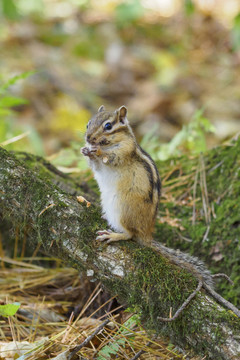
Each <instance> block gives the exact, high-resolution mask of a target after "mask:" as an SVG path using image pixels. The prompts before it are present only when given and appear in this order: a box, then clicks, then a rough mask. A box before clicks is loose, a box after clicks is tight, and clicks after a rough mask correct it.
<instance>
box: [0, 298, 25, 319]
mask: <svg viewBox="0 0 240 360" xmlns="http://www.w3.org/2000/svg"><path fill="white" fill-rule="evenodd" d="M19 308H20V303H18V302H15V303H13V304H6V305H0V316H5V317H8V316H13V315H15V314H16V312H17V311H18V309H19Z"/></svg>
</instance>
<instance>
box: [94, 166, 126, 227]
mask: <svg viewBox="0 0 240 360" xmlns="http://www.w3.org/2000/svg"><path fill="white" fill-rule="evenodd" d="M92 168H93V172H94V177H95V179H96V180H97V183H98V186H99V188H100V191H101V202H102V209H103V214H104V216H105V218H106V219H107V222H108V224H109V226H110V227H112V228H113V229H114V230H115V231H119V232H124V228H123V227H122V226H121V224H120V210H119V203H118V202H119V197H118V195H117V183H118V181H119V173H118V171H116V169H112V168H109V167H108V166H106V165H104V164H101V165H100V166H97V168H95V167H94V166H93V167H92Z"/></svg>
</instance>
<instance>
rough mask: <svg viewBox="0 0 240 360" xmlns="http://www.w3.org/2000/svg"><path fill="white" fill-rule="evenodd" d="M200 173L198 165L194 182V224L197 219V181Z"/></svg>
mask: <svg viewBox="0 0 240 360" xmlns="http://www.w3.org/2000/svg"><path fill="white" fill-rule="evenodd" d="M198 173H199V169H198V167H197V169H196V174H195V179H194V184H193V214H192V225H195V221H196V204H195V201H196V194H197V181H198Z"/></svg>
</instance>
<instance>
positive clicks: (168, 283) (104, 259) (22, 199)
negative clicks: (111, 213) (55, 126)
mask: <svg viewBox="0 0 240 360" xmlns="http://www.w3.org/2000/svg"><path fill="white" fill-rule="evenodd" d="M234 146H235V147H236V146H238V147H239V146H240V145H239V142H238V143H236V144H235V145H234ZM230 150H231V149H230ZM239 153H240V151H239ZM230 181H231V179H230ZM77 195H79V196H83V197H85V198H87V199H91V200H94V193H93V192H92V191H91V189H90V188H89V187H88V186H87V184H84V186H80V185H79V184H77V183H75V181H74V180H73V179H71V178H69V177H67V176H65V175H63V174H61V173H60V172H59V171H58V170H57V169H55V168H54V167H53V166H52V165H51V164H49V163H48V162H46V161H45V160H44V159H42V158H39V157H35V156H33V155H30V154H24V153H15V154H14V153H10V152H7V151H6V150H4V149H3V148H0V219H1V220H2V221H1V223H0V230H2V231H4V228H5V227H6V224H8V226H7V227H8V228H11V229H12V230H13V229H16V228H18V231H19V236H20V237H21V236H22V237H24V236H25V237H27V239H28V241H29V242H30V243H31V244H32V245H33V246H35V247H36V246H37V245H38V244H39V243H40V244H41V245H42V246H43V248H44V250H45V252H47V253H48V254H52V255H54V256H57V257H59V258H61V259H63V260H64V261H66V262H67V263H68V264H69V265H70V266H74V267H76V268H77V269H79V270H80V271H83V272H85V273H86V274H87V275H88V276H89V277H91V278H92V279H98V280H100V281H101V282H102V283H103V285H104V286H105V287H106V288H107V289H108V290H109V291H110V292H111V293H112V294H113V295H117V296H118V300H119V302H121V303H124V304H125V305H126V306H128V307H129V308H131V310H132V311H135V312H137V313H139V314H140V315H141V319H142V322H143V324H144V326H146V328H148V329H149V330H152V331H153V332H155V333H157V334H161V335H163V336H168V337H169V338H170V339H171V342H172V343H174V344H175V345H178V346H180V347H181V348H184V349H192V350H193V351H194V352H195V353H196V354H198V355H199V354H202V355H205V356H206V358H209V359H238V358H239V353H240V320H239V318H237V317H236V316H235V315H234V314H233V313H232V312H231V311H229V310H227V309H225V308H223V307H222V306H220V305H219V304H218V303H217V302H216V301H215V300H214V299H213V298H211V296H209V295H208V294H207V293H206V292H205V291H204V290H203V289H202V290H201V291H200V292H198V293H197V294H196V296H195V297H194V299H192V301H191V302H190V303H189V305H188V306H187V307H186V309H184V311H183V312H182V313H181V315H180V316H179V317H178V318H177V319H176V320H175V321H173V322H162V321H160V320H159V319H158V317H163V318H164V317H168V315H169V312H171V311H172V313H173V314H174V313H175V312H176V311H177V309H178V308H179V307H180V306H181V304H182V303H183V302H184V301H185V300H186V299H187V298H188V296H189V295H190V294H191V293H192V292H193V290H194V289H195V288H196V287H197V280H196V279H195V278H194V277H193V276H192V275H191V274H190V273H188V272H187V271H185V270H183V269H180V268H178V267H177V266H176V265H174V264H171V263H170V262H169V261H168V260H167V259H165V258H164V257H162V256H160V255H159V253H157V252H155V251H154V250H152V249H148V248H144V247H141V246H140V245H138V244H136V243H134V242H127V243H126V242H119V244H117V245H114V246H112V245H108V246H106V245H104V244H101V245H99V244H97V243H96V242H95V237H96V231H97V230H99V229H101V228H103V227H106V223H105V222H104V220H103V219H102V218H101V209H100V207H99V206H98V205H95V204H93V203H92V204H91V206H89V207H88V206H87V205H86V203H85V202H79V201H78V200H77ZM239 196H240V194H239ZM165 226H166V228H168V227H169V225H168V224H166V225H165V224H161V231H162V229H164V227H165ZM167 231H168V229H167ZM162 233H163V234H164V232H162ZM156 237H158V233H157V235H156ZM159 238H160V239H161V241H162V242H166V240H167V239H164V238H162V237H160V236H159ZM156 240H157V238H156Z"/></svg>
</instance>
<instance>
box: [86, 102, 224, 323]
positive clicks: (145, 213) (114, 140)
mask: <svg viewBox="0 0 240 360" xmlns="http://www.w3.org/2000/svg"><path fill="white" fill-rule="evenodd" d="M81 152H82V154H83V155H84V156H86V157H88V159H89V164H90V167H91V168H92V170H93V173H94V177H95V179H96V181H97V183H98V185H99V188H100V192H101V204H102V209H103V215H104V217H105V218H106V220H107V222H108V224H109V226H110V227H111V228H112V229H114V231H115V232H112V231H111V230H100V231H98V232H97V234H98V236H97V238H96V239H97V240H98V241H106V243H107V244H110V243H112V242H115V241H119V240H130V239H133V240H135V241H137V242H138V243H140V244H141V245H144V246H147V247H151V248H153V249H154V250H157V251H159V252H160V253H161V255H162V256H164V257H166V258H167V259H169V261H170V262H172V263H174V264H176V265H177V266H180V267H181V268H184V269H186V270H188V271H189V272H190V273H192V274H193V275H194V276H195V277H196V278H197V279H198V280H199V282H200V283H201V284H202V286H203V285H204V286H205V288H209V289H210V290H209V291H213V292H214V290H213V289H212V288H213V276H212V275H211V274H210V272H209V271H208V270H207V269H206V267H205V265H204V264H203V263H202V262H201V261H200V260H199V259H197V258H195V257H192V256H190V255H188V254H185V253H183V252H180V251H178V250H174V249H170V248H167V247H165V246H164V245H162V244H160V243H158V242H156V241H154V240H153V238H152V233H153V229H154V225H155V220H156V216H157V211H158V204H159V200H160V193H161V181H160V177H159V174H158V170H157V167H156V165H155V163H154V161H153V160H152V158H151V157H150V156H149V155H148V154H147V153H146V152H145V151H144V150H143V149H142V148H141V147H140V146H139V145H138V143H137V141H136V138H135V136H134V134H133V131H132V128H131V126H130V124H129V122H128V119H127V108H126V107H125V106H121V107H120V108H119V109H117V110H115V111H114V112H109V111H106V110H105V108H104V106H103V105H102V106H100V108H99V109H98V112H97V114H96V115H94V116H93V117H92V118H91V119H90V120H89V122H88V124H87V131H86V147H84V148H82V149H81ZM219 296H220V295H219ZM161 319H162V320H163V318H161Z"/></svg>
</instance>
